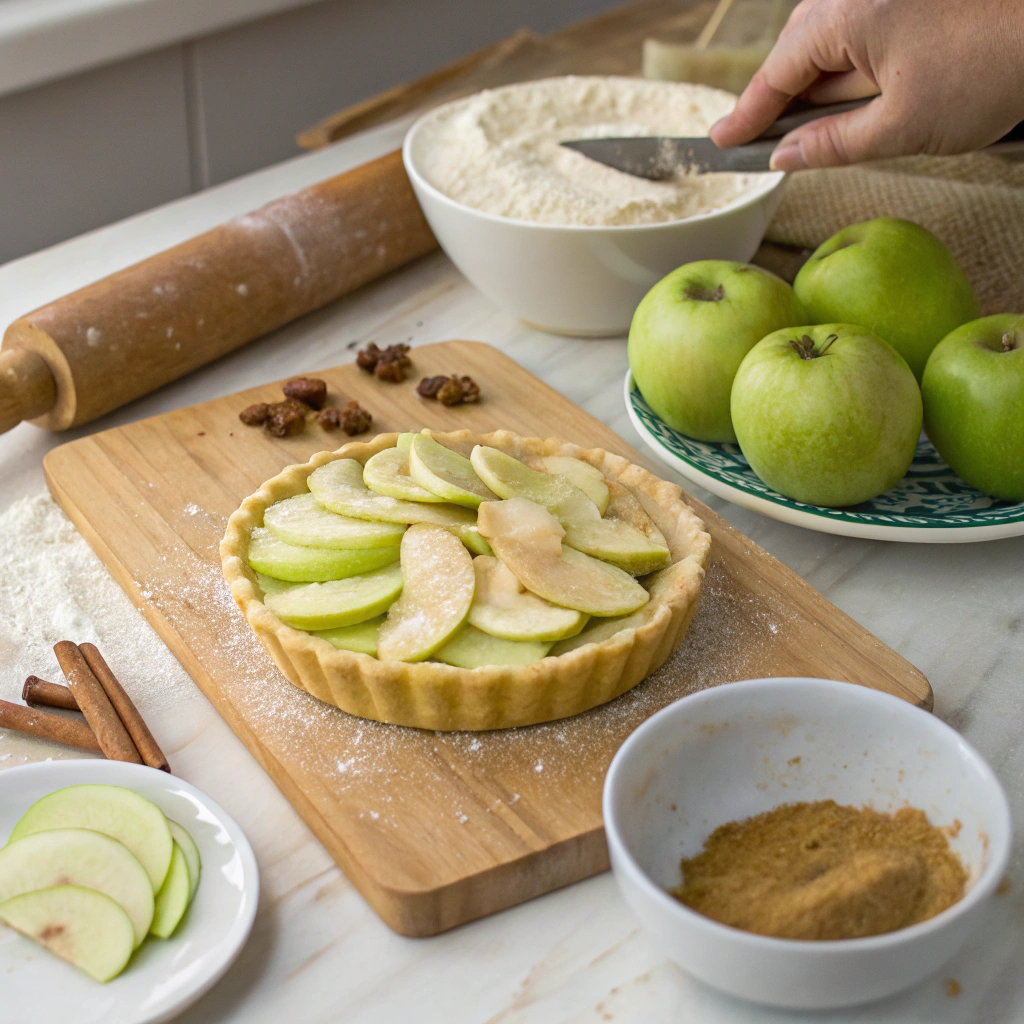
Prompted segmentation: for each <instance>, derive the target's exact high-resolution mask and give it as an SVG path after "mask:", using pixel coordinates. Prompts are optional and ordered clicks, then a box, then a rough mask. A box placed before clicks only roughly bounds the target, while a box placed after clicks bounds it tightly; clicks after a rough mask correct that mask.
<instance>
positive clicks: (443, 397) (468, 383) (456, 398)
mask: <svg viewBox="0 0 1024 1024" xmlns="http://www.w3.org/2000/svg"><path fill="white" fill-rule="evenodd" d="M479 399H480V388H479V387H478V386H477V384H476V382H475V381H474V380H473V379H472V378H471V377H459V376H453V377H450V378H449V379H448V381H447V382H446V383H444V384H442V385H441V387H440V388H439V389H438V392H437V400H438V401H439V402H440V403H441V404H442V405H463V404H464V403H467V402H476V401H479Z"/></svg>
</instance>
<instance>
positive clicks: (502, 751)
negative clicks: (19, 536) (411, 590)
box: [44, 341, 932, 936]
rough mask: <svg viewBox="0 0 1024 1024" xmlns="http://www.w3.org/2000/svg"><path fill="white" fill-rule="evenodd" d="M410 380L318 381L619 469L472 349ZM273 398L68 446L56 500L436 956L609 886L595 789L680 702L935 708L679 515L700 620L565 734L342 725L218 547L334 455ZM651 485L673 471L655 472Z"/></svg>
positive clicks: (278, 777) (441, 422)
mask: <svg viewBox="0 0 1024 1024" xmlns="http://www.w3.org/2000/svg"><path fill="white" fill-rule="evenodd" d="M412 355H413V357H414V362H415V365H414V370H413V374H414V375H413V377H412V379H410V380H409V381H407V382H405V383H404V384H399V385H393V384H382V383H380V382H378V381H376V380H375V379H374V378H373V377H371V376H370V375H368V374H365V373H363V372H362V371H360V370H359V369H357V368H356V367H355V366H354V365H351V364H350V365H348V366H342V367H338V368H335V369H332V370H327V371H324V372H323V373H322V374H321V376H323V377H324V378H325V379H326V380H327V382H328V385H329V388H330V390H331V394H332V396H333V398H334V399H339V398H341V397H342V396H343V397H344V398H345V399H347V398H357V399H358V400H359V402H360V403H361V404H363V405H364V406H365V407H366V408H368V409H369V410H370V411H371V412H372V413H373V415H374V426H375V429H377V428H379V429H380V430H381V431H386V430H414V429H419V428H421V427H424V426H426V427H431V428H434V429H438V430H453V429H457V428H460V427H468V428H470V429H472V430H478V431H487V430H494V429H498V428H507V429H511V430H514V431H517V432H518V433H520V434H524V435H535V436H540V437H547V436H557V437H561V438H565V439H567V440H570V441H574V442H577V443H579V444H581V445H585V446H588V447H592V446H599V447H604V448H607V449H609V450H611V451H615V452H618V453H620V454H622V455H625V456H626V457H628V458H630V459H633V460H634V461H637V462H639V463H643V464H646V465H647V466H648V467H650V468H652V469H653V470H654V471H655V472H658V471H659V470H658V467H657V466H656V465H654V464H653V463H652V462H651V461H650V460H648V459H646V458H645V457H643V456H641V455H639V454H638V453H637V452H635V451H634V450H633V449H631V448H630V447H629V446H628V445H626V444H625V442H624V441H622V439H621V438H619V437H618V436H617V435H616V434H614V433H613V432H612V431H611V430H609V428H608V427H606V426H604V425H603V424H602V423H600V422H598V421H597V420H595V419H594V418H592V417H591V416H588V415H587V414H586V413H584V412H583V411H582V410H581V409H579V408H578V407H577V406H575V405H573V404H572V403H571V402H569V401H568V400H567V399H565V398H563V397H562V396H561V395H559V394H558V393H557V392H555V391H553V390H552V389H551V388H549V387H548V386H547V385H546V384H544V383H542V382H541V381H539V380H538V379H537V378H536V377H534V376H532V375H531V374H529V373H527V372H526V371H525V370H524V369H522V368H521V367H520V366H518V365H517V364H516V363H514V362H512V360H510V359H509V358H507V357H506V356H504V355H502V354H501V353H500V352H498V351H497V350H496V349H494V348H491V347H490V346H488V345H484V344H481V343H478V342H469V341H451V342H445V343H442V344H436V345H427V346H423V347H420V348H416V349H414V350H413V353H412ZM453 372H459V373H463V374H469V375H470V376H472V377H473V378H474V379H475V380H476V381H477V382H478V383H479V384H480V386H481V389H482V391H483V396H484V398H483V400H482V401H481V402H480V403H479V405H471V406H460V407H456V408H452V409H446V408H445V407H444V406H442V405H440V404H439V403H437V402H434V401H427V400H424V399H421V398H419V397H418V396H417V395H416V393H415V383H416V381H418V380H419V379H420V377H421V376H425V375H432V374H436V373H453ZM280 395H281V391H280V386H279V385H278V384H268V385H266V386H265V387H260V388H255V389H253V390H251V391H246V392H243V393H242V394H238V395H233V396H229V397H227V398H219V399H216V400H215V401H212V402H206V403H204V404H202V405H196V406H192V407H190V408H185V409H179V410H177V411H175V412H170V413H165V414H164V415H161V416H156V417H154V418H152V419H148V420H142V421H140V422H137V423H131V424H128V425H127V426H123V427H116V428H114V429H113V430H107V431H104V432H102V433H98V434H93V435H92V436H90V437H85V438H81V439H80V440H77V441H72V442H70V443H69V444H65V445H63V446H61V447H59V448H56V449H54V450H53V451H51V452H50V453H49V455H47V457H46V459H45V462H44V468H45V472H46V478H47V481H48V483H49V486H50V490H51V491H52V493H53V495H54V497H55V498H56V499H57V501H58V502H60V504H61V505H62V506H63V508H64V509H65V511H66V512H67V513H68V515H69V516H70V517H71V519H72V520H73V521H74V522H75V524H76V526H77V527H78V528H79V529H80V530H81V532H82V533H83V534H84V536H85V537H86V539H87V540H88V541H89V543H90V544H91V545H92V546H93V548H94V549H95V550H96V552H97V554H98V555H99V556H100V558H101V559H102V560H103V561H104V563H105V564H106V566H107V567H108V568H109V570H110V571H111V573H112V574H113V576H114V578H115V579H116V580H117V581H118V583H120V584H121V586H122V587H123V588H124V589H125V591H126V592H127V593H128V595H129V597H131V599H132V601H134V603H135V604H136V606H137V607H138V608H139V609H140V610H141V611H142V613H143V615H145V616H146V618H147V619H148V620H149V622H150V623H152V625H153V626H154V627H155V629H156V630H157V632H158V633H159V634H160V636H161V637H163V639H164V640H165V641H166V643H167V645H168V646H169V647H170V649H171V650H172V651H173V652H174V654H175V656H176V657H177V658H178V659H179V660H180V661H181V663H182V664H183V665H184V666H185V668H186V669H187V671H188V672H189V673H190V674H191V676H192V678H193V679H194V680H195V681H196V683H197V684H198V685H199V687H200V689H202V691H203V692H204V693H205V694H206V696H207V697H208V698H209V699H210V700H211V701H212V702H213V704H214V706H215V707H216V708H217V710H218V711H219V712H220V714H221V715H223V717H224V718H225V719H226V721H227V722H228V724H229V725H230V726H231V728H232V729H233V730H234V731H235V733H236V734H237V735H238V736H239V737H240V738H241V739H242V741H243V742H244V743H245V744H246V746H247V747H248V748H249V750H250V751H252V753H253V755H254V756H255V757H256V758H257V760H258V761H259V762H260V764H261V765H262V766H263V768H264V769H265V770H266V771H267V772H268V773H269V774H270V776H271V777H272V778H273V779H274V781H275V782H276V784H277V785H278V787H279V788H280V789H281V791H282V792H283V793H284V794H285V796H286V797H287V798H288V799H289V800H290V801H291V803H292V805H293V806H294V807H295V809H296V810H297V811H298V812H299V814H300V815H301V816H302V817H303V819H304V820H305V821H306V822H307V824H308V825H309V827H310V828H311V829H312V830H313V832H314V833H315V834H316V835H317V837H318V838H319V839H320V841H321V842H322V843H323V844H324V845H325V846H326V847H327V849H328V850H329V851H330V853H331V854H332V856H333V857H334V858H335V860H336V861H337V862H338V864H339V865H340V866H341V868H342V870H343V871H344V872H345V874H346V875H347V876H348V877H349V878H350V879H351V880H352V882H353V883H354V884H355V886H356V887H357V888H358V889H359V891H360V892H361V893H362V894H363V895H364V896H365V897H366V899H367V900H368V901H369V902H370V904H371V905H372V906H373V907H374V909H375V910H376V911H377V912H378V913H379V914H380V916H381V917H382V918H383V919H384V920H385V921H386V922H387V923H388V924H389V925H390V926H391V927H392V928H394V929H395V930H397V931H399V932H401V933H402V934H405V935H420V936H422V935H433V934H435V933H437V932H440V931H444V930H445V929H447V928H452V927H454V926H455V925H458V924H462V923H464V922H466V921H471V920H473V919H475V918H478V917H482V916H484V915H486V914H492V913H494V912H495V911H497V910H502V909H503V908H505V907H510V906H513V905H514V904H517V903H520V902H522V901H523V900H527V899H530V898H531V897H533V896H537V895H540V894H541V893H545V892H549V891H550V890H552V889H556V888H558V887H560V886H563V885H568V884H569V883H571V882H575V881H578V880H579V879H582V878H586V877H588V876H590V875H593V874H597V873H598V872H601V871H604V870H605V869H606V868H607V867H608V855H607V850H606V846H605V840H604V832H603V829H602V823H601V787H602V783H603V781H604V775H605V771H606V769H607V767H608V764H609V762H610V761H611V758H612V756H613V754H614V753H615V751H616V749H617V748H618V747H619V745H620V744H621V743H622V741H623V740H624V739H625V737H626V736H627V735H628V734H629V733H630V732H631V731H632V730H633V729H634V728H636V726H637V725H639V724H640V722H642V721H643V720H644V719H645V718H647V717H648V716H650V715H651V714H653V713H654V712H655V711H657V710H658V709H659V708H661V707H664V706H665V705H666V704H668V703H670V702H671V701H673V700H675V699H677V698H678V697H681V696H683V695H685V694H687V693H692V692H694V691H696V690H699V689H703V688H705V687H708V686H714V685H717V684H719V683H725V682H729V681H732V680H736V679H744V678H752V677H759V676H782V675H798V676H824V677H828V678H832V679H841V680H848V681H849V682H851V683H860V684H863V685H866V686H871V687H874V688H876V689H879V690H884V691H886V692H888V693H893V694H896V695H897V696H899V697H902V698H904V699H905V700H908V701H911V702H913V703H915V704H917V705H919V706H922V707H926V708H930V706H931V701H932V695H931V689H930V687H929V685H928V682H927V680H926V679H925V678H924V676H923V675H922V674H921V673H920V672H919V671H918V670H917V669H915V668H914V667H913V666H912V665H910V664H909V663H908V662H906V661H905V660H904V659H903V658H901V657H900V656H899V655H898V654H896V653H895V652H894V651H892V650H890V649H889V648H887V647H886V646H885V645H883V644H882V643H881V642H880V641H879V640H877V639H876V638H875V637H874V636H872V635H871V634H870V633H868V632H867V631H866V630H864V629H862V628H861V627H860V626H858V625H857V623H856V622H854V621H853V620H852V619H850V618H849V617H848V616H846V615H844V614H843V613H842V612H840V611H839V610H838V609H837V608H835V607H833V606H832V605H831V604H829V602H828V601H826V600H825V599H824V598H823V597H822V596H821V595H820V594H818V593H817V592H816V591H815V590H813V589H812V588H811V587H810V586H809V585H808V584H807V583H805V582H804V581H803V580H801V579H800V578H799V577H798V576H796V575H795V574H794V573H793V572H792V571H790V570H789V569H787V568H786V566H784V565H783V564H782V563H781V562H779V561H777V560H776V559H775V558H773V557H772V556H771V555H769V554H767V553H766V552H765V551H762V550H761V549H760V548H759V547H757V545H755V544H754V543H752V542H751V541H750V540H748V539H747V538H746V537H744V536H743V535H742V534H741V533H739V532H738V531H737V530H735V529H734V528H733V527H731V526H730V525H729V524H728V523H727V522H725V520H723V519H722V518H720V517H719V516H718V515H716V514H715V513H714V512H712V511H711V510H710V509H709V508H707V507H706V506H704V505H702V504H701V503H700V502H697V501H695V500H692V501H691V503H692V504H693V506H694V508H695V509H696V511H697V512H698V514H699V515H700V516H701V517H702V518H703V519H704V521H705V523H706V524H707V527H708V529H709V530H710V532H711V534H712V536H713V538H714V545H713V548H712V559H711V565H710V569H709V571H708V575H707V578H706V580H705V584H704V590H703V592H702V595H701V606H700V610H699V611H698V614H697V616H696V618H695V619H694V622H693V625H692V627H691V629H690V632H689V634H688V636H687V638H686V640H685V641H684V643H683V644H682V645H681V647H680V648H679V649H678V650H677V652H676V654H675V655H674V656H673V657H672V658H671V659H670V660H669V662H668V663H667V664H666V665H665V666H664V667H663V668H662V669H660V670H659V671H658V672H657V673H656V674H655V675H654V676H652V677H651V678H649V679H648V680H646V681H645V682H644V683H642V684H641V685H640V686H638V687H636V689H634V690H632V691H631V692H630V693H628V694H626V695H624V696H623V697H620V698H619V699H618V700H616V701H613V702H612V703H610V704H607V705H605V706H604V707H601V708H596V709H594V710H592V711H590V712H587V713H586V714H583V715H579V716H577V717H576V718H572V719H567V720H564V721H561V722H555V723H550V724H546V725H539V726H532V727H530V728H526V729H517V730H506V731H502V732H494V733H433V732H423V731H419V730H414V729H402V728H397V727H393V726H386V725H380V724H378V723H374V722H367V721H364V720H362V719H358V718H353V717H351V716H349V715H346V714H345V713H344V712H342V711H338V710H337V709H335V708H332V707H329V706H328V705H326V704H322V703H321V702H319V701H318V700H316V699H315V698H313V697H310V696H309V695H307V694H306V693H304V692H302V691H300V690H299V689H297V688H296V687H294V686H292V685H291V684H290V683H288V682H287V680H286V679H285V678H284V677H283V676H282V675H281V673H280V672H278V670H277V668H276V667H275V665H274V664H273V662H272V661H271V660H270V657H269V656H268V655H267V654H266V653H265V652H264V650H263V648H262V647H261V646H260V644H259V642H258V641H257V640H256V638H255V636H254V635H253V634H252V633H251V631H250V630H249V628H248V625H247V624H246V622H245V620H244V619H243V618H242V616H241V613H240V612H239V611H238V609H237V608H236V606H235V604H234V602H233V601H232V599H231V597H230V594H229V593H228V590H227V587H226V585H225V583H224V581H223V578H222V576H221V571H220V559H219V556H218V544H219V542H220V538H221V534H222V533H223V530H224V525H225V523H226V521H227V518H228V516H229V515H230V514H231V513H232V512H233V511H234V510H235V508H236V507H237V506H238V504H239V503H240V502H241V501H242V499H243V498H244V497H245V496H246V495H248V494H250V493H251V492H252V491H254V490H255V489H256V488H257V487H258V486H259V485H260V484H261V483H262V482H263V481H264V480H266V479H267V478H269V477H271V476H273V475H274V474H276V473H277V472H278V471H279V470H280V469H281V468H282V467H284V466H286V465H288V464H289V463H292V462H298V461H305V460H306V459H307V458H308V457H309V456H310V455H311V454H312V453H313V452H316V451H320V450H323V449H325V448H335V447H338V446H339V445H340V444H341V443H342V442H343V441H344V436H341V437H339V435H337V434H328V433H325V432H324V431H322V430H321V429H320V428H319V427H316V426H313V427H310V428H307V431H306V433H305V434H302V435H300V436H298V437H294V438H288V439H284V440H276V439H274V438H272V437H270V436H268V435H267V434H266V433H264V432H263V431H262V430H260V429H254V428H251V427H245V426H243V425H242V424H241V423H240V422H239V420H238V413H239V411H240V410H241V409H242V408H244V407H245V406H246V405H249V404H251V403H252V402H256V401H275V400H279V398H280ZM662 472H664V470H662Z"/></svg>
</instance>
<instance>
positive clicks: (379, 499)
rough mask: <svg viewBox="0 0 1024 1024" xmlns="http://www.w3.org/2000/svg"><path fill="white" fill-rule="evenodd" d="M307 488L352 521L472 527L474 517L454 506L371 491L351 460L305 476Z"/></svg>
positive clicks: (324, 466) (317, 497)
mask: <svg viewBox="0 0 1024 1024" xmlns="http://www.w3.org/2000/svg"><path fill="white" fill-rule="evenodd" d="M386 450H387V449H386ZM308 483H309V489H310V491H312V493H313V495H314V497H315V498H316V500H317V501H319V502H320V504H321V505H323V506H324V507H325V508H328V509H330V510H331V511H332V512H337V513H338V514H339V515H343V516H351V517H352V518H353V519H371V520H374V521H376V522H381V523H432V524H433V525H435V526H444V527H446V528H453V527H459V526H474V525H475V524H476V516H475V515H474V513H473V512H472V511H471V510H470V509H468V508H459V507H458V506H456V505H447V504H429V503H425V502H420V501H405V500H403V499H402V498H392V497H389V496H388V495H384V494H378V493H377V492H376V491H371V490H370V488H369V487H367V486H366V484H365V482H364V481H363V467H362V465H361V464H360V463H358V462H357V461H356V460H355V459H334V460H333V461H331V462H328V463H326V464H325V465H323V466H321V467H320V468H319V469H316V470H314V471H313V472H312V473H310V475H309V480H308Z"/></svg>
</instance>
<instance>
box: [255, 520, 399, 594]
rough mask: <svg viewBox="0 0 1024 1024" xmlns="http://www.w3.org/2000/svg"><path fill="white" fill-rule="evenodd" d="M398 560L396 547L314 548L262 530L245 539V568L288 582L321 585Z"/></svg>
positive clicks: (259, 527) (264, 528)
mask: <svg viewBox="0 0 1024 1024" xmlns="http://www.w3.org/2000/svg"><path fill="white" fill-rule="evenodd" d="M397 561H398V545H397V544H394V545H391V546H390V547H386V548H365V549H362V550H349V549H346V548H315V547H304V546H302V545H299V544H286V543H285V542H284V541H283V540H280V539H278V538H277V537H276V536H274V534H273V533H271V532H270V530H268V529H266V527H261V526H258V527H256V528H255V529H254V530H253V531H252V535H251V536H250V538H249V566H250V568H252V569H254V570H255V571H256V572H259V573H262V574H263V575H264V576H272V577H273V578H274V579H278V580H287V581H288V582H290V583H324V582H326V581H327V580H342V579H346V578H347V577H349V576H361V575H363V574H364V573H368V572H372V571H373V570H374V569H380V568H381V567H383V566H385V565H390V564H391V563H392V562H397Z"/></svg>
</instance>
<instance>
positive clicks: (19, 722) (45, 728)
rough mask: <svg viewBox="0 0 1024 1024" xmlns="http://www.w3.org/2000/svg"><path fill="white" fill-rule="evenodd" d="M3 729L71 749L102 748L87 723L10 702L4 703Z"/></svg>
mask: <svg viewBox="0 0 1024 1024" xmlns="http://www.w3.org/2000/svg"><path fill="white" fill-rule="evenodd" d="M0 728H3V729H14V730H16V731H17V732H24V733H28V734H29V735H30V736H38V737H39V738H40V739H44V740H51V741H53V742H54V743H63V744H64V745H65V746H68V747H80V748H81V749H82V750H99V749H100V745H99V743H98V742H97V740H96V737H95V736H94V735H93V732H92V729H90V728H89V726H87V725H86V724H85V722H78V721H76V720H75V719H74V718H65V717H64V716H63V715H51V714H50V713H49V712H48V711H39V710H38V709H36V708H27V707H24V706H23V705H21V704H12V703H11V702H10V701H6V700H0Z"/></svg>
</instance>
